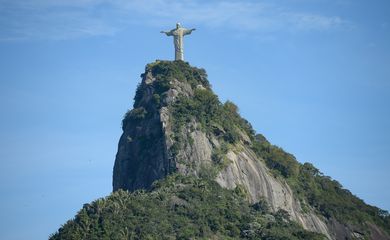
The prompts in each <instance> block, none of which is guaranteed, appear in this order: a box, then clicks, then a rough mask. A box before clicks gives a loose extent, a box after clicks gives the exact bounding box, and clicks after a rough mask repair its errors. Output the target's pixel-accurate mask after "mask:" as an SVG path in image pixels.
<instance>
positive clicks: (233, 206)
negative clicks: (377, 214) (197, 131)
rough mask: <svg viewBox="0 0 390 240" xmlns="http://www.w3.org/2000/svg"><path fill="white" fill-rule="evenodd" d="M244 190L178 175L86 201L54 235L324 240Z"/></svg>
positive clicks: (53, 236)
mask: <svg viewBox="0 0 390 240" xmlns="http://www.w3.org/2000/svg"><path fill="white" fill-rule="evenodd" d="M244 194H245V193H243V192H242V191H239V190H237V189H236V190H226V189H223V188H221V187H220V186H219V185H218V184H217V183H215V182H214V181H212V180H207V179H204V178H203V179H201V178H192V177H184V176H181V175H177V174H175V175H171V176H169V177H168V178H166V179H164V180H162V181H159V182H156V183H155V185H154V189H153V190H152V191H149V192H145V191H136V192H133V193H129V192H125V191H117V192H115V193H113V194H111V195H110V196H108V197H106V198H104V199H99V200H97V201H94V202H93V203H91V204H85V205H84V207H83V208H82V209H81V210H80V211H79V213H78V214H77V215H76V217H75V219H73V220H70V221H68V222H67V223H66V224H65V225H64V226H63V227H61V228H60V229H59V231H58V232H57V233H55V234H54V235H52V236H51V239H52V240H55V239H269V240H271V239H292V240H294V239H311V240H315V239H324V237H323V236H322V235H320V234H316V233H311V232H308V231H305V230H304V229H302V228H301V227H300V226H299V225H298V224H296V223H294V222H290V221H289V220H288V214H287V213H286V212H284V211H279V212H277V213H273V214H272V213H270V212H269V211H268V208H267V204H266V202H265V201H260V202H259V203H258V204H255V205H253V206H250V205H249V204H248V202H247V201H246V200H245V196H243V195H244Z"/></svg>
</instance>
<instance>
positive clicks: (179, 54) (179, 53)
mask: <svg viewBox="0 0 390 240" xmlns="http://www.w3.org/2000/svg"><path fill="white" fill-rule="evenodd" d="M194 30H195V28H193V29H186V28H183V27H181V26H180V23H176V28H175V29H172V30H171V31H169V32H166V31H161V33H165V34H166V35H167V36H173V44H174V45H175V60H184V49H183V37H184V36H185V35H188V34H191V32H192V31H194Z"/></svg>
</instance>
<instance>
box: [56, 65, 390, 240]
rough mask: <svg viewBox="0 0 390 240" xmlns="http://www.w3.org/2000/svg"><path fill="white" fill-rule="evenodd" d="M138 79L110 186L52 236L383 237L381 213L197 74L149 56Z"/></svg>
mask: <svg viewBox="0 0 390 240" xmlns="http://www.w3.org/2000/svg"><path fill="white" fill-rule="evenodd" d="M141 77H142V82H141V83H140V85H139V86H138V88H137V91H136V95H135V98H134V106H133V109H132V110H130V111H128V112H127V113H126V114H125V117H124V119H123V121H122V129H123V134H122V136H121V138H120V140H119V144H118V152H117V155H116V159H115V165H114V171H113V191H114V192H113V193H112V194H111V195H110V196H108V197H106V198H104V199H99V200H97V201H95V202H93V203H91V204H86V205H84V207H83V208H82V209H81V210H80V211H79V213H78V214H77V215H76V218H75V219H74V220H70V221H68V222H67V223H66V224H65V225H64V226H63V227H61V228H60V229H59V230H58V232H57V233H55V234H53V235H52V236H51V239H102V238H103V239H390V237H389V233H390V216H389V214H388V212H386V211H384V210H381V209H379V208H376V207H373V206H369V205H367V204H365V203H364V202H363V201H362V200H361V199H359V198H357V197H355V196H354V195H353V194H352V193H351V192H349V191H348V190H346V189H344V188H343V187H342V186H341V185H340V184H339V183H338V182H337V181H335V180H332V179H331V178H330V177H328V176H324V175H323V174H322V173H321V172H320V171H319V170H318V169H316V168H315V167H314V166H313V165H312V164H310V163H304V164H301V163H299V162H298V161H297V160H296V159H295V157H294V156H293V155H291V154H289V153H286V152H285V151H283V149H281V148H279V147H277V146H274V145H272V144H271V143H269V142H268V140H267V139H266V138H265V137H264V136H263V135H261V134H256V133H255V131H254V130H253V128H252V127H251V125H250V123H249V122H248V121H246V120H245V119H243V118H242V117H241V116H240V115H239V113H238V107H237V106H236V105H234V104H233V103H232V102H230V101H228V102H225V103H221V102H220V101H219V99H218V97H217V96H216V95H215V94H214V93H213V92H212V89H211V86H210V83H209V81H208V80H207V74H206V72H205V70H203V69H198V68H195V67H191V66H190V65H189V64H188V63H186V62H183V61H156V62H154V63H151V64H148V65H147V66H146V69H145V73H144V74H142V75H141Z"/></svg>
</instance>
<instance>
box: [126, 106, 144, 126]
mask: <svg viewBox="0 0 390 240" xmlns="http://www.w3.org/2000/svg"><path fill="white" fill-rule="evenodd" d="M147 114H148V112H147V111H146V110H145V108H144V107H139V108H134V109H132V110H129V111H127V113H126V114H125V117H124V118H123V120H122V129H123V130H125V129H126V127H127V125H128V124H129V123H131V122H132V123H135V122H138V121H140V120H142V119H145V117H146V115H147Z"/></svg>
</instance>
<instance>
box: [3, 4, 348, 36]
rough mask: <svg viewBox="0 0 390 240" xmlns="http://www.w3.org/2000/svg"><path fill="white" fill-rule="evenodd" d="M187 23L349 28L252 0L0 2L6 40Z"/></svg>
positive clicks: (259, 28) (253, 28)
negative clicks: (133, 25)
mask: <svg viewBox="0 0 390 240" xmlns="http://www.w3.org/2000/svg"><path fill="white" fill-rule="evenodd" d="M176 21H182V22H185V24H186V25H196V26H202V27H208V28H227V29H234V30H237V31H242V32H248V31H249V32H277V31H318V30H321V31H323V30H331V29H334V28H339V27H342V26H344V25H346V21H345V20H343V19H341V18H340V17H338V16H323V15H318V14H313V13H308V12H296V11H290V10H289V9H285V8H283V6H278V5H275V4H273V3H270V2H267V1H256V2H255V1H250V0H241V1H239V0H221V1H201V0H181V1H173V0H149V1H145V0H30V1H28V0H19V1H15V0H0V27H1V28H0V29H1V30H0V39H2V40H5V39H40V38H41V39H69V38H78V37H85V36H101V35H113V34H115V33H116V32H118V31H120V30H121V29H123V28H126V26H128V25H129V24H146V25H158V26H162V27H163V26H168V25H169V26H171V25H173V24H174V23H175V22H176Z"/></svg>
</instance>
